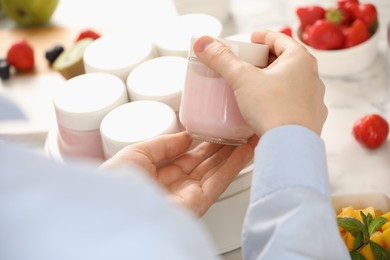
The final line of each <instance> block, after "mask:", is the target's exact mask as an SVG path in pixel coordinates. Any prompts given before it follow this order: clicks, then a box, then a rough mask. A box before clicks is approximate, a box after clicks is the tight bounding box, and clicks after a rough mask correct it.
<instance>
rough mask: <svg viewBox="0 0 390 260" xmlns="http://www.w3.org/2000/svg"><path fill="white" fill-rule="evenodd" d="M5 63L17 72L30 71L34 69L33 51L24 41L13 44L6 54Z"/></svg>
mask: <svg viewBox="0 0 390 260" xmlns="http://www.w3.org/2000/svg"><path fill="white" fill-rule="evenodd" d="M7 61H8V63H9V64H10V65H12V66H13V67H15V69H18V70H32V69H33V68H34V50H33V48H32V47H31V45H30V44H29V43H28V42H27V41H26V40H25V39H22V40H19V41H16V42H14V43H13V44H12V45H11V47H10V48H9V49H8V52H7Z"/></svg>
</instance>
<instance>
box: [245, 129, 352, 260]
mask: <svg viewBox="0 0 390 260" xmlns="http://www.w3.org/2000/svg"><path fill="white" fill-rule="evenodd" d="M329 194H330V192H329V183H328V175H327V164H326V154H325V148H324V144H323V142H322V140H321V139H320V138H319V137H318V135H316V134H315V133H314V132H312V131H310V130H308V129H306V128H304V127H301V126H293V125H290V126H283V127H279V128H276V129H273V130H271V131H269V132H267V133H266V134H265V135H264V136H263V137H262V138H261V140H260V142H259V145H258V147H257V148H256V152H255V165H254V174H253V179H252V186H251V198H250V205H249V207H248V212H247V216H246V219H245V221H244V228H243V254H244V258H245V259H250V260H252V259H324V260H325V259H326V260H327V259H350V256H349V253H348V250H347V248H346V246H345V244H344V242H343V240H342V239H341V236H340V234H339V230H338V227H337V222H336V215H335V211H334V209H333V207H332V203H331V198H330V195H329Z"/></svg>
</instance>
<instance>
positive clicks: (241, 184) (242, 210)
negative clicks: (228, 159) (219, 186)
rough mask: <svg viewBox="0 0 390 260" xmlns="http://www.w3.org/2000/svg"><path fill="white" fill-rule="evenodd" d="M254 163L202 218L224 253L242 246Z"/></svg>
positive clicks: (240, 174) (246, 168)
mask: <svg viewBox="0 0 390 260" xmlns="http://www.w3.org/2000/svg"><path fill="white" fill-rule="evenodd" d="M252 173H253V164H249V165H248V166H247V167H245V168H244V169H243V170H242V171H241V172H240V173H239V175H238V176H237V177H236V179H235V180H234V181H233V182H232V183H231V184H230V186H229V187H228V188H227V189H226V191H225V192H224V193H222V195H221V197H220V198H219V199H218V201H217V202H216V203H214V204H213V205H212V206H211V208H210V209H209V210H208V211H207V213H206V214H205V215H204V216H203V217H202V218H201V221H202V222H203V223H204V224H205V225H206V227H207V229H208V230H209V232H210V234H211V237H212V239H213V241H214V243H215V245H216V247H217V250H218V251H217V253H218V254H223V253H226V252H229V251H232V250H234V249H237V248H239V247H241V232H242V225H243V223H244V218H245V214H246V211H247V208H248V205H249V195H250V187H251V181H252Z"/></svg>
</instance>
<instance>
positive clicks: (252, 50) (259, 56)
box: [188, 36, 269, 68]
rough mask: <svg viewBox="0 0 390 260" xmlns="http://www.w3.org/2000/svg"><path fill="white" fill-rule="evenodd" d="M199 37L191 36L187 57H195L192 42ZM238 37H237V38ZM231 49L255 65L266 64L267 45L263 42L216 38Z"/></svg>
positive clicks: (262, 65)
mask: <svg viewBox="0 0 390 260" xmlns="http://www.w3.org/2000/svg"><path fill="white" fill-rule="evenodd" d="M198 38H199V37H197V36H194V37H192V42H191V48H190V51H189V54H188V56H189V57H196V54H195V53H194V49H193V48H192V46H193V44H194V42H195V41H196V40H197V39H198ZM237 39H239V38H237ZM218 40H219V41H220V42H222V43H223V44H225V45H226V46H227V47H228V48H229V49H231V50H232V52H233V53H235V54H236V55H237V56H238V57H239V58H240V59H242V60H243V61H246V62H248V63H250V64H252V65H254V66H256V67H260V68H264V67H266V66H267V65H268V56H269V47H268V46H267V45H265V44H257V43H251V42H246V41H245V40H232V39H218Z"/></svg>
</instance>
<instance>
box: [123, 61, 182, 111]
mask: <svg viewBox="0 0 390 260" xmlns="http://www.w3.org/2000/svg"><path fill="white" fill-rule="evenodd" d="M187 63H188V62H187V59H185V58H183V57H177V56H164V57H158V58H154V59H151V60H148V61H145V62H143V63H141V64H140V65H138V66H137V67H136V68H135V69H134V70H133V71H132V72H131V73H130V74H129V77H128V78H127V90H128V92H129V96H130V97H129V98H130V100H131V101H135V100H156V101H160V102H163V103H165V104H167V105H168V106H170V107H171V108H172V109H173V110H174V111H176V112H177V111H179V108H180V102H181V93H182V90H183V88H184V83H185V76H186V71H187Z"/></svg>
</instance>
